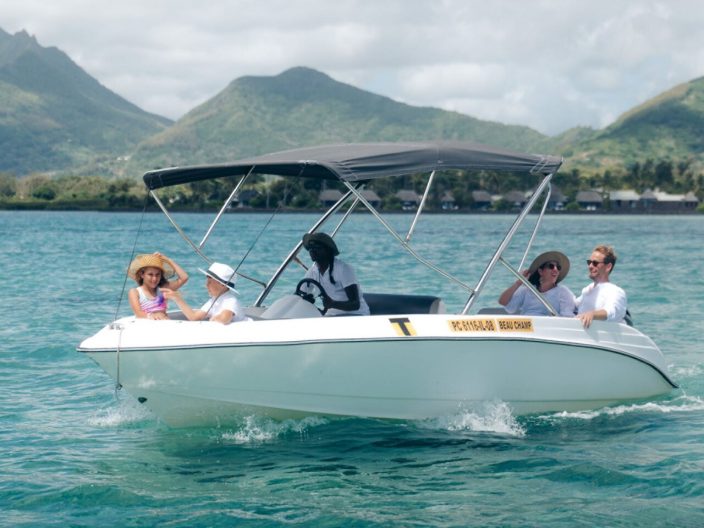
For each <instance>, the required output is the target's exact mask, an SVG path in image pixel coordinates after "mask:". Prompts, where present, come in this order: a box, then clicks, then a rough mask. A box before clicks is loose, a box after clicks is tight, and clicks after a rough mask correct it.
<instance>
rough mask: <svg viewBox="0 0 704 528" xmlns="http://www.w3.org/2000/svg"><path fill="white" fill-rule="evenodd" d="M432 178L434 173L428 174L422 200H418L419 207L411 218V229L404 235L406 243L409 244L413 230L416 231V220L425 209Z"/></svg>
mask: <svg viewBox="0 0 704 528" xmlns="http://www.w3.org/2000/svg"><path fill="white" fill-rule="evenodd" d="M434 177H435V171H433V172H431V173H430V177H429V178H428V183H427V184H426V185H425V192H424V193H423V198H421V200H420V205H419V206H418V210H417V211H416V215H415V216H414V217H413V222H411V227H410V228H409V229H408V234H407V235H406V242H409V241H410V240H411V236H412V235H413V231H415V229H416V222H418V218H420V213H421V212H422V211H423V209H424V208H425V200H426V199H427V198H428V192H429V191H430V186H431V185H432V184H433V178H434Z"/></svg>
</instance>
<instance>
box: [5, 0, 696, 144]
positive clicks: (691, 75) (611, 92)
mask: <svg viewBox="0 0 704 528" xmlns="http://www.w3.org/2000/svg"><path fill="white" fill-rule="evenodd" d="M703 27H704V2H702V1H700V0H669V1H658V0H495V1H489V0H481V1H475V0H427V1H426V0H405V1H404V0H282V1H279V0H253V1H250V0H201V1H199V2H193V1H186V0H112V1H106V0H60V1H56V2H47V1H46V0H2V7H1V9H0V28H2V29H3V30H4V31H6V32H8V33H10V34H14V33H16V32H18V31H21V30H25V31H27V32H28V33H29V34H30V35H33V36H35V37H36V39H37V40H38V42H39V44H40V45H42V46H44V47H51V46H55V47H57V48H59V49H61V50H62V51H64V52H65V53H66V54H68V55H69V57H71V59H72V60H73V61H74V62H76V63H77V64H78V65H79V66H81V67H82V68H83V69H84V70H85V71H86V72H88V73H89V74H90V75H91V76H93V77H95V78H96V79H97V80H98V81H100V82H101V83H102V84H103V85H104V86H106V87H108V88H109V89H111V90H112V91H114V92H116V93H117V94H119V95H121V96H122V97H124V98H125V99H127V100H129V101H130V102H132V103H134V104H136V105H138V106H139V107H140V108H142V109H144V110H147V111H149V112H153V113H156V114H160V115H163V116H166V117H169V118H171V119H175V120H176V119H178V118H180V117H181V116H183V115H184V114H185V113H186V112H188V111H189V110H191V109H193V108H194V107H196V106H197V105H199V104H201V103H204V102H205V101H207V100H209V99H211V98H212V97H214V96H215V95H217V94H218V93H219V92H220V91H222V90H223V89H225V88H226V87H227V85H228V84H229V83H230V82H231V81H233V80H234V79H236V78H239V77H242V76H246V75H277V74H279V73H281V72H282V71H285V70H286V69H288V68H291V67H295V66H307V67H310V68H314V69H316V70H319V71H321V72H324V73H326V74H327V75H329V76H331V77H332V78H333V79H335V80H337V81H341V82H344V83H348V84H351V85H354V86H356V87H358V88H361V89H363V90H368V91H370V92H374V93H377V94H380V95H384V96H387V97H390V98H392V99H394V100H396V101H400V102H404V103H407V104H410V105H414V106H432V107H436V108H442V109H445V110H454V111H457V112H461V113H463V114H467V115H471V116H473V117H477V118H480V119H486V120H490V121H498V122H501V123H505V124H514V125H526V126H529V127H531V128H533V129H535V130H538V131H539V132H542V133H543V134H548V135H555V134H559V133H560V132H564V131H565V130H567V129H569V128H572V127H575V126H591V127H593V128H603V127H605V126H607V125H609V124H610V123H612V122H613V121H614V120H615V119H616V118H618V116H619V115H620V114H622V113H623V112H625V111H627V110H629V109H631V108H633V107H634V106H636V105H638V104H640V103H642V102H644V101H646V100H648V99H649V98H651V97H654V96H656V95H658V94H660V93H662V92H663V91H666V90H668V89H670V88H672V87H673V86H675V85H677V84H679V83H682V82H687V81H690V80H692V79H695V78H698V77H701V76H704V30H703V29H702V28H703Z"/></svg>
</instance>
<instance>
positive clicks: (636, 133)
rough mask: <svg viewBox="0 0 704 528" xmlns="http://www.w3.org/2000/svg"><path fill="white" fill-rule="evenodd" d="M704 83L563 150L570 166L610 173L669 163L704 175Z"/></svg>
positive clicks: (669, 94) (678, 90)
mask: <svg viewBox="0 0 704 528" xmlns="http://www.w3.org/2000/svg"><path fill="white" fill-rule="evenodd" d="M703 132H704V77H702V78H699V79H695V80H693V81H690V82H687V83H683V84H680V85H678V86H675V87H674V88H672V89H670V90H668V91H666V92H664V93H662V94H660V95H658V96H656V97H653V98H652V99H649V100H648V101H646V102H645V103H643V104H641V105H639V106H637V107H635V108H633V109H631V110H629V111H628V112H626V113H624V114H623V115H622V116H620V117H619V118H618V119H617V120H616V121H615V122H614V123H613V124H611V125H610V126H608V127H606V128H605V129H603V130H598V131H594V132H593V133H592V134H591V135H590V134H586V137H585V136H583V137H582V138H580V140H579V141H576V142H574V143H573V144H571V145H569V146H568V147H567V148H566V149H565V150H566V154H567V157H568V165H574V166H581V167H583V168H586V169H588V168H592V169H594V168H597V169H608V168H613V167H623V166H629V165H632V164H634V163H643V162H645V161H646V160H648V159H649V160H652V161H655V162H657V161H662V160H672V161H673V162H676V163H684V162H687V163H690V164H691V165H693V166H696V167H698V168H699V170H704V133H703Z"/></svg>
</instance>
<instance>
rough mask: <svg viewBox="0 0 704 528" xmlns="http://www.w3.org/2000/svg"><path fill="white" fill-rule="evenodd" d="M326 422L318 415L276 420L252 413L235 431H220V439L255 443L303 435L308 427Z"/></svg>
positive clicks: (238, 442)
mask: <svg viewBox="0 0 704 528" xmlns="http://www.w3.org/2000/svg"><path fill="white" fill-rule="evenodd" d="M327 423H328V420H326V419H325V418H321V417H318V416H309V417H307V418H303V419H301V420H284V421H282V422H277V421H275V420H272V419H270V418H265V417H262V416H256V415H252V416H247V417H245V418H244V420H243V423H242V425H241V426H240V428H239V429H237V430H236V431H228V432H225V433H222V440H223V441H225V442H234V443H236V444H256V443H263V442H270V441H273V440H277V439H278V438H280V437H282V436H286V435H288V434H291V433H293V434H298V435H300V436H301V437H305V436H306V435H307V433H308V430H309V429H310V428H312V427H317V426H320V425H325V424H327Z"/></svg>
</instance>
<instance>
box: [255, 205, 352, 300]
mask: <svg viewBox="0 0 704 528" xmlns="http://www.w3.org/2000/svg"><path fill="white" fill-rule="evenodd" d="M352 192H353V191H348V192H347V193H345V194H344V195H343V196H342V198H340V199H339V200H338V201H337V202H336V203H335V204H333V206H332V207H330V209H328V211H327V212H326V213H325V214H324V215H323V216H321V217H320V218H319V219H318V221H317V222H316V223H315V225H314V226H313V227H312V228H311V229H310V230H308V233H315V231H316V230H317V229H318V228H319V227H320V226H321V225H323V224H324V223H325V221H326V220H327V219H328V218H330V217H331V216H332V215H333V214H334V213H335V212H337V210H338V209H339V208H340V207H342V204H344V203H345V202H346V201H347V199H348V198H349V197H350V195H351V194H352ZM302 246H303V240H300V241H299V242H298V244H296V246H295V247H294V248H293V250H291V252H290V253H289V254H288V256H287V257H286V259H285V260H284V261H283V262H282V263H281V265H280V266H279V268H278V269H277V270H276V272H275V273H274V275H272V277H271V279H269V282H267V283H266V284H265V285H264V291H262V292H261V293H260V294H259V297H257V300H256V301H255V302H254V306H261V304H262V303H263V302H264V300H265V299H266V298H267V296H268V295H269V293H270V292H271V290H272V288H273V287H274V285H275V284H276V282H277V281H278V280H279V277H280V276H281V274H282V273H283V272H284V270H285V269H286V267H287V266H288V265H289V264H290V263H291V261H292V260H294V259H295V258H296V255H297V254H298V252H299V251H300V249H301V247H302Z"/></svg>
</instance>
